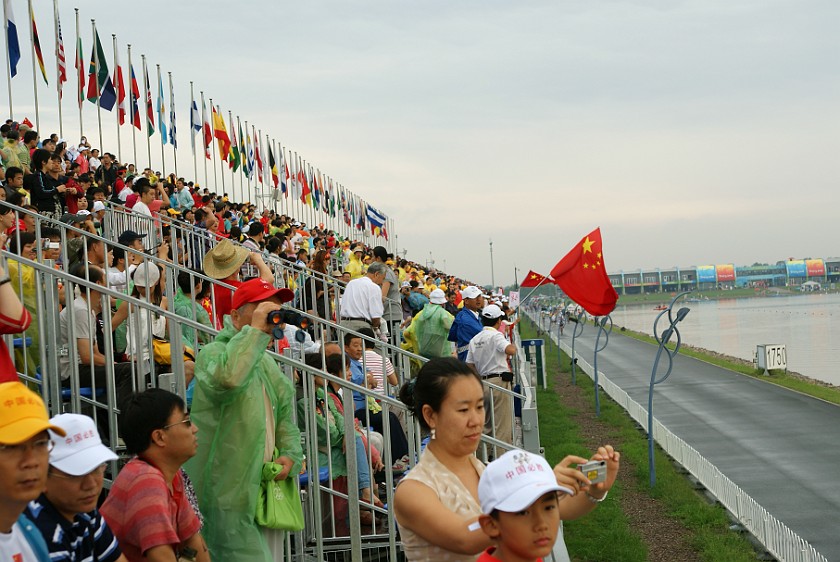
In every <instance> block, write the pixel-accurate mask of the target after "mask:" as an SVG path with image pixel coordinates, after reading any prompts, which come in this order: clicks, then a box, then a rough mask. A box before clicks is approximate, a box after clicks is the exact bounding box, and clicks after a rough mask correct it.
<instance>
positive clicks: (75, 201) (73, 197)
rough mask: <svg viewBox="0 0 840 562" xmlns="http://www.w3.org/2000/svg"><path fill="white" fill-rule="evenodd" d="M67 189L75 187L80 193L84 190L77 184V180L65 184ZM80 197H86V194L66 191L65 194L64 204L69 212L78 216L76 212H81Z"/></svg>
mask: <svg viewBox="0 0 840 562" xmlns="http://www.w3.org/2000/svg"><path fill="white" fill-rule="evenodd" d="M65 185H66V186H67V187H74V188H76V191H77V192H79V191H81V190H82V189H81V188H80V187H79V184H78V183H76V180H73V179H69V180H67V183H66V184H65ZM79 195H84V193H70V192H69V191H66V192H65V193H64V204H65V205H67V212H68V213H73V214H74V215H75V214H76V211H78V210H79Z"/></svg>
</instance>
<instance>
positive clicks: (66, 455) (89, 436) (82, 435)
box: [50, 414, 117, 476]
mask: <svg viewBox="0 0 840 562" xmlns="http://www.w3.org/2000/svg"><path fill="white" fill-rule="evenodd" d="M50 423H53V424H55V425H57V426H58V427H60V428H62V429H63V430H64V431H65V432H66V433H67V435H66V436H65V437H59V435H58V434H57V433H55V432H53V431H50V437H51V438H52V440H53V441H54V442H55V447H53V450H52V451H50V464H51V465H53V466H54V467H56V468H57V469H58V470H60V471H61V472H65V473H67V474H69V475H70V476H82V475H83V474H87V473H89V472H92V471H93V470H94V469H96V467H98V466H99V465H101V464H102V463H106V462H108V461H113V460H117V455H115V454H114V452H113V451H112V450H111V449H109V448H108V447H106V446H105V445H103V444H102V440H101V439H100V438H99V432H98V431H97V430H96V423H94V421H93V420H92V419H90V418H89V417H87V416H83V415H81V414H61V415H58V416H55V417H54V418H52V419H51V420H50Z"/></svg>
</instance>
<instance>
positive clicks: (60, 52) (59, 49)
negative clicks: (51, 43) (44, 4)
mask: <svg viewBox="0 0 840 562" xmlns="http://www.w3.org/2000/svg"><path fill="white" fill-rule="evenodd" d="M55 18H56V20H55V21H56V23H57V26H58V43H57V44H56V47H55V60H56V63H57V64H58V94H59V96H60V95H62V93H63V87H62V84H63V83H64V82H67V59H66V58H65V56H64V38H63V37H62V36H61V22H60V21H59V20H58V14H56V15H55Z"/></svg>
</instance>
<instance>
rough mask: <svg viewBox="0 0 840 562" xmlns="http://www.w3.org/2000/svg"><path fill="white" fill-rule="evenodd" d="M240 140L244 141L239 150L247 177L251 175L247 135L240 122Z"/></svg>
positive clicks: (243, 171) (243, 170)
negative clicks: (243, 132) (243, 131)
mask: <svg viewBox="0 0 840 562" xmlns="http://www.w3.org/2000/svg"><path fill="white" fill-rule="evenodd" d="M237 119H238V118H237ZM239 142H240V143H242V148H240V150H239V158H240V160H241V161H242V173H243V174H245V177H246V178H247V177H250V174H251V170H250V168H248V145H247V143H246V141H245V135H244V134H242V123H239Z"/></svg>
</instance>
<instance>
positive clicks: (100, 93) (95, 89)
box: [87, 31, 117, 111]
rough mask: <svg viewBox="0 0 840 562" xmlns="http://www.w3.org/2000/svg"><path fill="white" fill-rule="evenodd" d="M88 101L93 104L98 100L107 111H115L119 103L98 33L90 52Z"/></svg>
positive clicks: (100, 105) (95, 35)
mask: <svg viewBox="0 0 840 562" xmlns="http://www.w3.org/2000/svg"><path fill="white" fill-rule="evenodd" d="M87 99H88V101H89V102H92V103H96V100H97V99H98V100H99V107H101V108H102V109H104V110H106V111H111V110H112V109H114V104H115V103H116V102H117V92H116V90H114V84H113V83H112V82H111V75H110V74H109V73H108V62H107V61H106V59H105V50H104V49H103V48H102V43H101V42H100V41H99V32H98V31H97V32H96V33H95V34H94V37H93V47H92V48H91V52H90V67H89V68H88V89H87Z"/></svg>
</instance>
